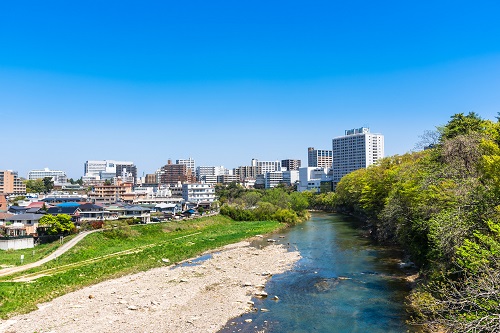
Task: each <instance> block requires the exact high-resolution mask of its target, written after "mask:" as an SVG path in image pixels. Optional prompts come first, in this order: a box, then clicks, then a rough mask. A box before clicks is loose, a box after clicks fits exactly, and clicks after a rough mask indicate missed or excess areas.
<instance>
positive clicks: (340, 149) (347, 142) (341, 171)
mask: <svg viewBox="0 0 500 333" xmlns="http://www.w3.org/2000/svg"><path fill="white" fill-rule="evenodd" d="M332 150H333V163H332V169H333V184H334V186H336V184H337V183H338V182H339V181H340V179H341V178H342V177H343V176H345V175H347V174H348V173H350V172H352V171H355V170H358V169H362V168H367V167H368V166H370V165H372V164H374V163H376V162H377V161H378V160H380V159H381V158H383V157H384V136H383V135H382V134H374V133H370V129H369V128H366V127H361V128H356V129H351V130H346V131H345V135H344V136H340V137H337V138H334V139H333V140H332Z"/></svg>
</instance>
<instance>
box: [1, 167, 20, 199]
mask: <svg viewBox="0 0 500 333" xmlns="http://www.w3.org/2000/svg"><path fill="white" fill-rule="evenodd" d="M0 193H5V194H25V193H26V185H25V184H24V183H23V181H22V180H21V178H19V177H18V175H17V172H14V171H11V170H0Z"/></svg>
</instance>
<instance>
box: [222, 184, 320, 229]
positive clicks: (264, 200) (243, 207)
mask: <svg viewBox="0 0 500 333" xmlns="http://www.w3.org/2000/svg"><path fill="white" fill-rule="evenodd" d="M219 191H220V190H219ZM224 191H225V192H224ZM224 191H220V192H219V193H223V195H224V196H225V199H224V201H225V202H226V203H225V204H223V205H222V207H221V209H220V213H221V214H222V215H226V216H229V217H230V218H232V219H234V220H236V221H266V220H273V221H279V222H284V223H288V224H295V223H297V222H299V221H303V220H305V219H306V218H307V216H308V215H307V214H306V213H305V211H306V209H307V208H308V207H309V198H310V195H309V194H307V193H298V192H293V191H291V189H290V188H289V187H285V186H277V187H275V188H272V189H268V190H263V191H256V190H245V189H243V188H239V187H237V186H233V185H232V186H228V187H226V189H225V190H224ZM231 195H235V196H236V197H231Z"/></svg>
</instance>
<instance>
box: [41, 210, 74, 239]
mask: <svg viewBox="0 0 500 333" xmlns="http://www.w3.org/2000/svg"><path fill="white" fill-rule="evenodd" d="M38 225H39V226H41V227H47V233H48V234H49V235H57V234H65V233H69V232H70V231H71V230H73V229H74V228H75V225H74V224H73V222H72V221H71V216H69V215H67V214H58V215H57V216H53V215H49V214H47V215H44V216H42V218H40V220H39V221H38Z"/></svg>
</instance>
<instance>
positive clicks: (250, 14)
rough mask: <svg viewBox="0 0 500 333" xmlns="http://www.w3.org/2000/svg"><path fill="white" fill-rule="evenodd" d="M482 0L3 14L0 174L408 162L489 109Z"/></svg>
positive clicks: (129, 4)
mask: <svg viewBox="0 0 500 333" xmlns="http://www.w3.org/2000/svg"><path fill="white" fill-rule="evenodd" d="M499 12H500V4H499V3H498V2H497V1H475V2H470V1H419V2H417V1H377V2H373V1H337V0H330V1H313V2H305V1H293V0H289V1H183V2H179V1H175V2H174V1H140V2H139V1H81V2H78V3H77V2H75V1H69V2H68V1H50V0H48V1H43V2H42V1H22V0H20V1H15V2H14V1H4V2H2V3H1V4H0V122H1V124H0V128H1V133H0V134H1V137H2V143H3V144H2V148H3V149H2V154H0V169H11V170H16V171H18V172H19V174H20V175H21V176H24V177H25V176H26V174H27V172H28V171H29V170H31V169H38V168H43V167H49V168H51V169H60V170H65V171H66V172H67V173H68V175H69V176H70V177H73V178H79V177H80V176H81V175H82V173H83V164H84V162H85V161H86V160H90V159H115V160H132V161H134V162H135V163H136V165H137V166H138V169H139V172H140V173H141V174H142V173H143V172H144V173H151V172H153V171H154V170H155V169H157V168H159V167H160V166H162V165H164V164H166V162H167V160H168V159H169V158H171V159H173V160H175V159H180V158H188V157H192V158H194V159H195V160H196V164H197V165H224V166H226V167H228V168H233V167H237V166H239V165H248V164H249V163H250V160H251V159H252V158H258V159H261V160H275V159H285V158H299V159H302V160H303V163H306V156H307V147H309V146H313V147H316V148H318V149H330V148H331V139H332V138H333V137H336V136H339V135H342V134H343V132H344V130H345V129H349V128H354V127H361V126H368V127H370V128H371V130H372V132H376V133H382V134H384V135H385V150H386V155H394V154H403V153H405V152H407V151H410V150H411V149H413V147H414V145H415V143H416V142H417V141H418V140H419V135H421V134H422V133H423V132H424V131H425V130H429V129H433V128H434V127H435V126H437V125H442V124H445V123H446V122H447V121H448V119H449V117H450V116H451V115H453V114H454V113H460V112H464V113H468V112H470V111H475V112H477V113H478V114H480V115H481V116H482V117H483V118H487V119H494V117H495V116H496V114H497V112H500V93H499V91H500V89H499V88H500V20H498V14H499Z"/></svg>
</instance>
